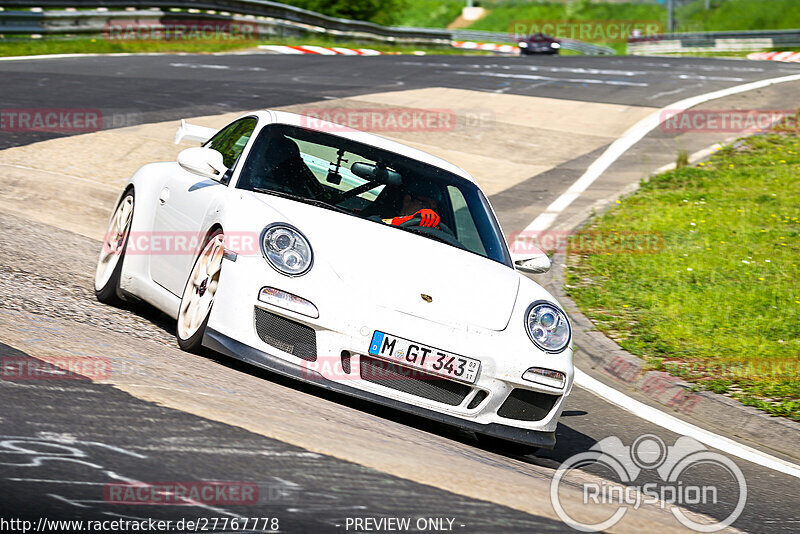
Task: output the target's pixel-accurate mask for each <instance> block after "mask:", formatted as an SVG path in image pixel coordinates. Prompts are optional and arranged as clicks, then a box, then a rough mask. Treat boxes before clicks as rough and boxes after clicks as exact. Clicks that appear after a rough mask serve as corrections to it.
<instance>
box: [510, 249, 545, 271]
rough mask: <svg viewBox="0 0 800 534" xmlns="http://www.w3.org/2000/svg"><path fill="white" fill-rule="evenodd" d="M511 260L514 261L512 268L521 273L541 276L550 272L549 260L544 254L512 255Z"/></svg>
mask: <svg viewBox="0 0 800 534" xmlns="http://www.w3.org/2000/svg"><path fill="white" fill-rule="evenodd" d="M511 259H512V260H513V261H514V268H516V269H517V270H518V271H521V272H523V273H531V274H542V273H546V272H547V271H549V270H550V265H551V264H550V258H548V257H547V254H545V253H544V252H542V253H541V254H535V255H533V256H531V255H522V254H512V255H511Z"/></svg>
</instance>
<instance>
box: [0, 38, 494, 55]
mask: <svg viewBox="0 0 800 534" xmlns="http://www.w3.org/2000/svg"><path fill="white" fill-rule="evenodd" d="M263 44H279V45H315V46H341V47H345V48H371V49H373V50H378V51H380V52H384V53H394V54H413V53H414V52H425V53H426V54H445V55H451V54H457V55H465V54H467V55H486V54H490V53H489V52H483V51H476V50H463V49H458V48H449V47H446V48H426V47H421V46H394V45H386V44H379V43H363V42H361V43H356V42H344V41H334V40H332V39H319V38H309V39H280V40H267V41H263V40H262V41H259V40H248V39H195V40H175V41H166V40H165V41H155V40H154V41H147V40H108V39H102V38H101V39H31V40H24V41H2V42H0V57H6V56H37V55H43V54H113V53H159V52H162V53H167V52H188V53H209V54H210V53H215V52H233V51H236V50H247V49H251V48H256V47H257V46H258V45H263Z"/></svg>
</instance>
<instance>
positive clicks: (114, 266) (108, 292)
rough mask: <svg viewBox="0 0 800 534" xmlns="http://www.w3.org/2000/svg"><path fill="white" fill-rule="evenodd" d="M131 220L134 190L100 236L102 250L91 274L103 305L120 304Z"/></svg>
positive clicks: (121, 203)
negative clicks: (123, 263) (123, 265)
mask: <svg viewBox="0 0 800 534" xmlns="http://www.w3.org/2000/svg"><path fill="white" fill-rule="evenodd" d="M132 223H133V190H130V191H128V193H127V194H126V195H125V196H124V197H123V198H122V200H120V202H119V204H118V205H117V209H116V210H114V214H113V215H112V216H111V220H110V221H109V223H108V229H107V230H106V235H105V236H104V237H103V249H102V250H101V251H100V258H99V259H98V260H97V270H96V271H95V275H94V294H95V297H97V300H99V301H100V302H102V303H103V304H116V305H118V304H121V303H122V298H121V297H120V294H119V280H120V276H121V274H122V261H123V260H124V259H125V249H126V248H127V246H128V237H129V236H130V233H131V224H132Z"/></svg>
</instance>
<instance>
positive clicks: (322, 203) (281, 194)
mask: <svg viewBox="0 0 800 534" xmlns="http://www.w3.org/2000/svg"><path fill="white" fill-rule="evenodd" d="M252 191H255V192H256V193H265V194H267V195H275V196H276V197H282V198H288V199H289V200H296V201H298V202H302V203H304V204H310V205H312V206H317V207H319V208H325V209H328V210H332V211H338V212H339V213H346V214H347V215H355V214H354V213H353V212H352V211H350V210H346V209H344V208H340V207H339V206H337V205H336V204H331V203H330V202H325V201H324V200H317V199H316V198H307V197H301V196H300V195H293V194H292V193H284V192H283V191H275V190H274V189H264V188H263V187H253V188H252Z"/></svg>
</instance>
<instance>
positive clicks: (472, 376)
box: [369, 330, 481, 384]
mask: <svg viewBox="0 0 800 534" xmlns="http://www.w3.org/2000/svg"><path fill="white" fill-rule="evenodd" d="M369 353H370V354H371V355H373V356H378V357H379V358H383V359H386V360H391V361H395V362H399V363H402V364H403V365H405V366H407V367H414V368H416V369H421V370H424V371H427V372H429V373H433V374H436V375H440V376H445V377H447V378H453V379H455V380H461V381H463V382H469V383H470V384H472V383H474V382H475V380H477V378H478V371H479V370H480V368H481V362H479V361H478V360H474V359H472V358H467V357H465V356H459V355H458V354H453V353H452V352H446V351H443V350H439V349H436V348H433V347H429V346H427V345H423V344H422V343H417V342H415V341H409V340H408V339H403V338H401V337H397V336H392V335H389V334H385V333H383V332H378V331H377V330H376V331H375V333H374V334H373V335H372V341H371V342H370V344H369Z"/></svg>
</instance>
